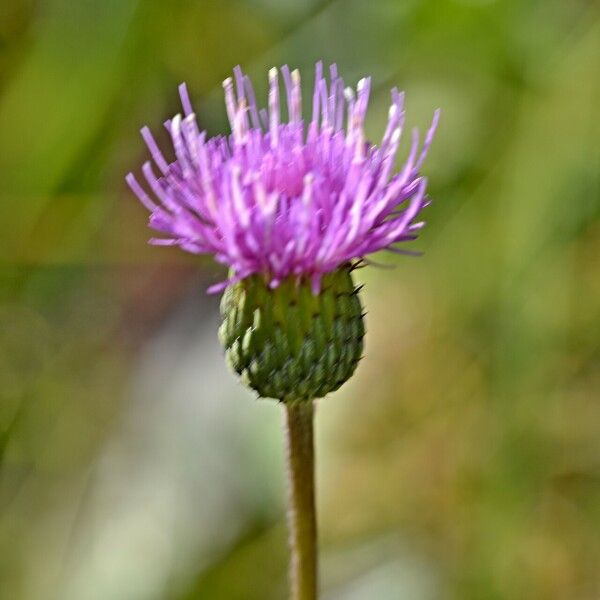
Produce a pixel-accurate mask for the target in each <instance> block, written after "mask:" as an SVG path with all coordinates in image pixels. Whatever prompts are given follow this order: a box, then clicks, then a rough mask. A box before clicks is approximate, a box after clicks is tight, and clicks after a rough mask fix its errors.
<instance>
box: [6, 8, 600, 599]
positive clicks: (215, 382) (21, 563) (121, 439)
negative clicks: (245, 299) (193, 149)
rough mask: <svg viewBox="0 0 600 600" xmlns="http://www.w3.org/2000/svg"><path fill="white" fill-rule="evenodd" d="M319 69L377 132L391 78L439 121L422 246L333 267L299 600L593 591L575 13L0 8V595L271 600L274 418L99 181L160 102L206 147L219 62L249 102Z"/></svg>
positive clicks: (594, 405) (592, 444) (591, 51)
mask: <svg viewBox="0 0 600 600" xmlns="http://www.w3.org/2000/svg"><path fill="white" fill-rule="evenodd" d="M318 59H323V60H324V61H325V62H326V63H328V62H333V61H335V62H337V63H338V65H339V68H340V71H341V73H342V74H343V76H344V77H345V78H346V81H347V82H348V83H351V84H355V83H356V81H357V80H358V79H359V78H361V77H362V76H364V75H366V74H372V75H373V77H374V84H375V90H374V95H373V98H372V105H371V111H370V114H369V117H368V123H367V125H368V133H369V135H370V136H371V138H372V139H374V140H378V139H380V136H381V133H382V130H383V126H384V123H385V120H386V117H387V107H388V102H389V89H390V88H391V87H392V86H394V85H397V86H399V87H400V88H401V89H404V90H406V92H407V110H408V124H409V125H410V126H413V125H416V126H418V127H420V128H425V127H426V126H427V125H428V123H429V121H430V119H431V115H432V113H433V110H434V109H435V108H436V107H438V106H440V107H442V109H443V113H442V122H441V126H440V129H439V130H438V134H437V136H436V139H435V143H434V145H433V147H432V151H431V153H430V156H429V158H428V161H427V163H426V166H425V168H424V171H425V173H426V174H427V175H428V176H429V179H430V192H431V195H432V197H433V198H434V203H433V204H432V205H431V207H430V208H428V209H427V215H426V218H427V220H428V227H427V228H426V230H425V231H424V234H423V236H422V238H421V239H420V240H419V241H418V242H416V243H415V244H414V247H415V249H419V250H423V251H424V252H425V255H424V256H423V257H422V258H417V259H413V258H406V257H391V258H390V257H389V256H387V255H386V256H384V257H383V258H382V260H384V261H386V262H387V263H389V264H393V265H394V266H395V268H394V269H393V270H390V269H377V268H371V269H366V270H361V271H359V273H358V276H359V278H360V279H361V280H362V281H364V282H365V283H366V286H365V289H364V293H363V300H364V302H365V304H366V307H367V309H368V311H369V314H368V316H367V329H368V336H367V338H366V341H367V352H366V358H365V360H364V361H363V362H362V363H361V365H360V368H359V370H358V372H357V375H356V376H355V377H354V378H353V380H352V381H351V382H350V383H348V384H347V385H346V386H345V387H344V388H343V389H342V390H341V391H340V392H339V393H336V394H335V395H333V396H332V397H330V398H327V399H325V400H323V401H322V402H320V404H319V409H318V420H317V437H318V459H319V463H318V504H319V510H320V526H321V529H320V534H321V544H322V556H323V565H322V567H323V568H322V583H323V597H324V598H325V599H327V600H334V599H340V600H342V599H343V600H355V599H365V598H368V599H371V598H373V599H377V600H396V599H400V600H401V599H407V600H439V599H457V600H463V599H474V600H496V599H497V600H500V599H509V600H513V599H514V600H517V599H523V600H538V599H539V600H555V599H560V600H597V599H598V598H600V404H599V399H600V259H599V256H600V221H599V219H598V216H599V213H600V150H599V148H600V144H599V142H600V126H599V123H600V119H599V118H598V113H597V111H598V107H599V106H600V5H599V4H598V3H597V2H595V1H593V0H562V1H560V0H376V1H375V0H374V1H371V2H365V1H364V0H309V1H303V2H302V1H300V0H219V1H217V0H206V1H201V0H197V1H192V0H175V1H171V2H153V1H151V0H38V1H36V0H1V2H0V143H1V149H0V224H1V229H0V231H1V233H0V599H1V600H50V599H53V600H54V599H57V600H88V599H89V600H96V599H97V600H100V599H102V600H138V599H139V600H146V599H148V600H155V599H156V600H194V599H201V598H210V599H220V598H225V599H234V600H235V599H240V600H242V599H243V600H255V599H256V600H259V599H260V600H269V599H281V598H285V597H286V571H287V548H286V532H285V506H284V499H285V480H284V476H283V471H282V466H283V459H282V448H281V432H280V422H281V414H280V410H279V407H278V406H277V405H276V404H275V403H273V402H267V401H260V402H258V401H255V400H254V399H253V397H252V395H251V394H250V393H248V392H247V391H245V390H244V389H243V388H242V387H241V386H240V385H239V384H238V383H237V382H236V380H235V379H234V377H233V376H232V375H230V374H229V372H228V371H227V369H226V367H225V365H224V364H223V361H222V357H221V350H220V348H219V346H218V343H217V339H216V330H217V326H218V322H219V317H218V298H216V297H211V296H207V295H205V289H206V287H207V286H208V285H210V284H211V283H214V282H216V281H220V280H221V279H222V278H223V275H224V274H223V272H222V270H220V268H219V267H217V266H215V265H214V264H213V263H212V261H211V260H210V259H205V258H202V257H193V256H189V255H185V254H184V253H182V252H180V251H177V250H174V249H165V248H153V247H150V246H148V245H147V244H146V240H147V238H148V237H149V236H150V232H149V230H147V228H146V213H145V210H144V209H143V208H142V207H141V206H140V205H139V204H138V203H137V202H136V201H135V200H134V198H133V196H132V194H131V193H129V191H128V190H127V189H126V186H125V184H124V175H125V174H126V173H127V172H128V171H130V170H137V169H138V168H139V165H141V163H142V161H143V160H145V158H146V150H145V147H144V145H143V143H142V141H141V139H140V136H139V133H138V132H139V129H140V127H141V126H142V125H144V124H146V123H148V124H150V125H151V127H152V129H153V131H155V132H157V133H158V134H159V136H161V137H160V140H161V142H162V144H163V147H164V148H165V149H168V145H167V144H166V137H165V136H164V135H162V134H161V129H162V127H161V123H162V122H163V121H164V120H165V119H166V118H168V117H170V116H171V115H172V114H174V113H175V112H178V111H179V110H180V108H179V104H178V98H177V85H178V84H179V83H180V82H181V81H184V80H185V81H187V83H188V86H189V89H190V92H191V95H192V98H193V100H194V103H195V106H196V108H197V112H198V115H199V120H200V123H201V126H202V127H204V128H206V129H207V130H208V131H209V133H211V134H214V133H217V132H221V131H224V130H225V128H226V120H225V111H224V107H223V102H222V90H221V82H222V80H223V79H224V78H225V77H227V76H228V75H229V74H230V72H231V69H232V68H233V67H234V66H235V65H236V64H238V63H240V64H241V65H242V66H243V67H244V69H245V70H247V71H248V72H249V73H250V74H251V75H252V76H253V78H254V81H255V84H256V87H257V91H258V94H259V97H260V98H261V101H264V91H265V87H266V85H265V84H266V72H267V69H268V68H269V67H271V66H273V65H280V64H284V63H288V64H289V65H290V66H292V67H299V68H301V69H302V70H303V73H304V80H305V82H306V83H311V82H312V71H313V65H314V62H315V61H316V60H318ZM308 87H309V86H308V85H306V86H305V92H306V88H308ZM404 148H406V145H405V146H404Z"/></svg>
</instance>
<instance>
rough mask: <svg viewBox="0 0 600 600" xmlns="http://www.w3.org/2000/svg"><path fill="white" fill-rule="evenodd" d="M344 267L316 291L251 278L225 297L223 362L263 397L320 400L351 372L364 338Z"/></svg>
mask: <svg viewBox="0 0 600 600" xmlns="http://www.w3.org/2000/svg"><path fill="white" fill-rule="evenodd" d="M350 271H351V266H350V265H344V266H342V267H340V268H339V269H338V270H337V271H334V272H333V273H330V274H328V275H326V276H325V277H323V280H322V282H321V292H320V293H319V294H318V295H316V296H315V295H313V294H312V291H311V288H310V283H309V282H307V281H300V282H299V281H298V280H297V279H295V278H292V277H290V278H288V279H287V280H285V281H283V282H282V283H281V285H279V287H277V288H276V289H271V288H270V287H269V286H268V284H267V283H266V282H265V280H264V278H262V277H260V276H258V275H255V276H252V277H248V278H247V279H243V280H242V281H240V282H238V283H235V284H233V285H230V286H229V287H228V288H227V289H226V290H225V293H224V294H223V299H222V301H221V316H222V319H223V322H222V324H221V327H220V328H219V338H220V340H221V343H222V344H223V347H224V348H225V355H226V358H227V362H228V363H229V365H230V366H231V368H232V369H233V370H234V371H235V372H236V373H237V374H238V375H239V376H240V377H241V379H242V381H243V382H244V383H245V384H246V385H248V386H249V387H251V388H252V389H253V390H255V391H256V392H258V395H259V396H261V397H264V398H276V399H277V400H281V401H283V402H295V401H301V400H312V399H313V398H322V397H323V396H325V395H326V394H328V393H329V392H333V391H335V390H337V389H338V388H339V387H340V386H341V385H342V384H343V383H345V382H346V381H347V380H348V379H349V378H350V376H351V375H352V374H353V373H354V371H355V369H356V366H357V364H358V362H359V360H360V358H361V356H362V350H363V337H364V333H365V329H364V322H363V313H362V307H361V304H360V299H359V297H358V291H359V289H360V288H355V287H354V283H353V281H352V275H351V273H350Z"/></svg>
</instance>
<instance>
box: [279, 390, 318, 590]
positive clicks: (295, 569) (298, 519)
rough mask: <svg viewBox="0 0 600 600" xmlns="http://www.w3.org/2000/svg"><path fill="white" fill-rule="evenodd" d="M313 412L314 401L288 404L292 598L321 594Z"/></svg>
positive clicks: (286, 430) (286, 428) (287, 432)
mask: <svg viewBox="0 0 600 600" xmlns="http://www.w3.org/2000/svg"><path fill="white" fill-rule="evenodd" d="M313 415H314V405H313V402H312V401H310V402H306V401H302V402H292V403H286V404H285V434H286V438H287V453H286V454H287V456H286V458H287V472H288V486H289V490H288V527H289V535H290V538H289V539H290V550H291V555H292V556H291V585H292V590H291V596H290V597H291V598H292V600H315V599H316V597H317V515H316V509H315V458H314V446H313Z"/></svg>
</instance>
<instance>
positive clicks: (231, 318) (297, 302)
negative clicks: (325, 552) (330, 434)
mask: <svg viewBox="0 0 600 600" xmlns="http://www.w3.org/2000/svg"><path fill="white" fill-rule="evenodd" d="M280 72H281V75H282V78H283V84H284V85H283V87H282V86H280V83H279V75H280ZM280 72H279V71H278V70H277V69H271V70H270V71H269V92H268V110H266V109H259V107H258V104H257V102H256V99H255V94H254V91H253V88H252V84H251V82H250V79H249V78H248V77H247V76H246V75H244V74H243V73H242V71H241V69H240V68H239V67H236V69H235V70H234V77H233V78H229V79H226V80H225V82H224V83H223V87H224V91H225V105H226V109H227V115H228V117H229V122H230V124H231V135H228V136H216V137H213V138H211V139H207V136H206V133H205V132H201V131H200V130H199V127H198V124H197V121H196V116H195V114H194V112H193V109H192V105H191V102H190V99H189V95H188V92H187V89H186V86H185V84H182V85H181V86H180V88H179V92H180V96H181V101H182V105H183V112H184V114H183V116H182V115H179V114H178V115H176V116H175V117H173V118H172V119H171V120H169V121H167V122H166V123H165V125H166V128H167V130H168V132H169V133H170V135H171V138H172V140H173V148H174V154H175V158H174V159H173V160H167V159H166V158H165V157H164V156H163V154H162V153H161V151H160V150H159V148H158V146H157V144H156V142H155V140H154V138H153V137H152V134H151V133H150V131H149V130H148V129H147V128H144V129H142V136H143V138H144V140H145V141H146V144H147V146H148V149H149V151H150V155H151V158H152V161H153V163H154V165H153V164H152V162H150V161H148V162H146V163H145V164H144V165H143V167H142V173H143V175H144V178H145V180H146V183H147V187H146V189H144V188H143V187H142V186H141V185H140V184H139V183H138V181H137V180H136V178H135V176H134V175H133V174H129V175H128V176H127V182H128V183H129V186H130V187H131V189H132V190H133V192H134V193H135V194H136V196H137V197H138V198H139V199H140V201H141V202H142V204H143V205H144V206H145V207H146V208H147V209H148V210H149V212H150V218H149V225H150V227H151V228H152V229H154V230H156V231H157V232H159V233H160V234H162V237H159V238H153V239H151V240H150V243H152V244H156V245H167V246H171V245H176V246H179V247H180V248H182V249H183V250H186V251H187V252H191V253H194V254H212V255H213V256H214V258H215V259H216V260H217V261H218V262H219V263H222V264H223V265H226V266H227V267H228V268H229V274H228V276H227V278H226V279H225V280H224V281H222V282H220V283H218V284H216V285H214V286H212V287H211V288H209V290H208V291H209V292H210V293H217V292H222V291H224V293H223V298H222V301H221V316H222V324H221V327H220V329H219V338H220V340H221V343H222V345H223V348H224V350H225V356H226V359H227V362H228V363H229V365H230V366H231V368H232V370H233V371H234V372H235V373H237V374H238V376H239V377H240V379H241V381H242V382H243V383H244V384H245V385H247V386H248V387H250V388H252V389H253V390H254V391H255V392H256V393H257V394H258V396H259V397H261V398H274V399H276V400H278V401H279V402H281V403H282V405H283V407H284V410H285V433H286V436H287V466H288V475H289V511H288V523H289V530H290V548H291V553H292V561H291V584H292V592H291V597H292V598H294V599H296V600H301V599H302V600H307V599H313V598H316V597H317V542H316V539H317V527H316V513H315V498H314V490H315V486H314V444H313V416H314V403H315V400H316V399H318V398H322V397H324V396H326V395H327V394H329V393H330V392H333V391H335V390H336V389H338V388H339V387H340V386H341V385H342V384H344V383H345V382H346V381H347V380H348V379H349V378H350V377H351V376H352V374H353V373H354V371H355V369H356V366H357V364H358V362H359V361H360V359H361V357H362V353H363V338H364V334H365V327H364V313H363V309H362V306H361V300H360V294H359V292H360V288H359V287H356V286H355V283H354V280H353V271H354V269H355V268H356V267H357V266H359V265H363V264H365V263H368V262H369V259H368V258H366V257H367V256H368V255H369V254H371V253H373V252H377V251H380V250H386V251H391V252H395V253H406V254H413V252H412V251H410V250H405V249H403V248H402V247H401V246H400V247H399V244H400V245H401V244H402V243H404V242H409V241H411V240H414V239H416V238H417V235H418V233H419V231H420V230H421V228H422V227H423V225H424V221H423V220H420V214H421V210H422V209H423V208H424V207H425V206H426V205H427V204H428V202H429V201H428V199H427V196H426V184H427V182H426V179H425V178H424V177H422V176H421V175H420V168H421V165H422V163H423V161H424V159H425V156H426V154H427V151H428V149H429V146H430V144H431V141H432V139H433V135H434V132H435V129H436V126H437V121H438V117H439V112H438V111H436V113H435V115H434V118H433V122H432V125H431V127H430V128H429V130H428V131H427V134H426V135H425V139H424V142H423V144H422V146H421V145H420V142H419V134H418V131H416V130H413V134H412V143H411V147H410V150H409V154H408V158H407V159H406V161H405V163H404V164H403V166H402V167H401V168H400V169H399V170H398V171H395V163H396V155H397V151H398V145H399V142H400V136H401V132H402V128H403V126H404V119H405V113H404V96H403V94H402V93H400V92H399V91H398V90H397V89H393V90H392V104H391V107H390V111H389V118H388V122H387V127H386V129H385V132H384V134H383V139H382V141H381V143H380V145H379V146H376V145H374V144H372V143H370V142H369V141H367V140H366V139H365V133H364V120H365V115H366V112H367V106H368V102H369V93H370V88H371V80H370V78H365V79H362V80H361V81H360V82H359V83H358V86H357V89H356V90H353V89H352V88H349V87H345V85H344V82H343V80H342V79H341V78H340V77H339V75H338V73H337V69H336V67H335V65H333V66H332V67H331V68H330V77H329V81H327V80H326V78H325V77H324V75H323V68H322V65H321V63H318V64H317V66H316V71H315V83H314V93H313V97H312V117H311V119H310V121H309V122H308V123H306V122H305V121H304V119H303V116H302V115H303V112H302V96H301V88H300V74H299V73H298V71H292V72H290V71H289V69H288V68H287V66H284V67H283V68H282V69H281V71H280ZM280 94H285V97H286V104H287V120H286V121H283V120H282V115H281V107H282V104H283V103H282V102H281V100H280ZM156 168H157V169H158V171H159V173H158V174H157V173H156V171H155V169H156ZM146 190H150V191H151V192H152V194H153V196H154V199H152V198H151V197H150V195H149V194H148V192H147V191H146Z"/></svg>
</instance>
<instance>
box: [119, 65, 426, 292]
mask: <svg viewBox="0 0 600 600" xmlns="http://www.w3.org/2000/svg"><path fill="white" fill-rule="evenodd" d="M322 71H323V69H322V65H321V63H318V64H317V67H316V73H315V89H314V94H313V99H312V118H311V120H310V122H309V123H305V122H304V120H303V118H302V106H301V102H302V100H301V90H300V74H299V72H298V71H292V72H291V73H290V71H289V69H288V68H287V66H284V67H283V68H282V69H281V73H282V75H283V81H284V84H285V86H284V88H285V94H286V97H287V112H288V117H289V118H288V121H287V122H283V121H282V119H281V112H282V111H281V102H280V86H279V82H278V71H277V69H271V70H270V71H269V100H268V104H269V110H268V111H266V110H259V108H258V106H257V103H256V100H255V95H254V91H253V89H252V84H251V83H250V79H249V78H248V77H247V76H246V75H244V74H243V73H242V71H241V69H240V68H239V67H237V68H236V69H235V88H236V89H234V81H233V79H232V78H229V79H226V80H225V82H224V83H223V87H224V89H225V103H226V107H227V114H228V117H229V122H230V124H231V130H232V134H231V135H230V136H227V137H226V136H216V137H214V138H212V139H208V140H207V139H206V133H205V132H200V131H199V129H198V125H197V122H196V116H195V115H194V113H193V110H192V106H191V103H190V99H189V96H188V92H187V89H186V86H185V84H182V85H181V86H180V88H179V92H180V95H181V100H182V104H183V109H184V114H185V116H184V117H181V115H176V116H175V117H174V118H173V119H171V120H170V121H167V122H166V127H167V130H168V131H169V133H170V135H171V137H172V139H173V147H174V150H175V155H176V160H175V161H173V162H169V161H167V159H165V157H164V156H163V154H162V153H161V151H160V150H159V149H158V146H157V144H156V142H155V141H154V138H153V137H152V134H151V133H150V131H149V130H148V128H144V129H142V135H143V137H144V140H145V141H146V143H147V145H148V148H149V150H150V154H151V156H152V159H153V160H154V163H155V165H156V167H157V168H158V169H159V171H160V175H158V176H157V175H156V172H155V170H154V168H153V166H152V164H151V163H150V162H146V163H145V164H144V166H143V167H142V171H143V174H144V177H145V179H146V181H147V183H148V186H149V188H150V189H151V190H152V192H153V193H154V195H155V196H156V198H157V199H158V201H159V202H158V203H156V202H155V201H153V200H152V199H151V198H150V197H149V195H148V194H147V193H146V192H145V191H144V189H143V188H142V187H141V186H140V185H139V183H138V182H137V181H136V179H135V177H134V175H132V174H129V175H128V176H127V181H128V183H129V185H130V187H131V188H132V190H133V191H134V192H135V194H136V195H137V196H138V198H139V199H140V200H141V202H142V203H143V204H144V206H146V208H148V210H149V211H150V227H152V228H153V229H155V230H156V231H158V232H160V233H162V234H164V235H165V237H161V238H154V239H152V240H151V243H153V244H157V245H177V246H180V247H181V248H182V249H184V250H186V251H188V252H192V253H195V254H212V255H213V256H214V257H215V259H216V260H217V261H218V262H220V263H223V264H225V265H227V266H229V267H230V277H229V279H227V280H226V281H224V282H222V283H220V284H217V285H215V286H212V287H211V288H209V291H210V292H218V291H221V290H222V289H224V288H225V287H226V286H227V285H229V284H231V283H234V282H236V281H240V280H242V279H244V278H246V277H249V276H250V275H260V276H261V277H262V278H264V279H265V281H267V282H268V284H269V285H270V287H272V288H276V287H277V286H278V285H280V283H281V282H282V281H284V280H285V279H286V278H288V277H293V278H296V279H298V280H309V281H310V283H311V288H312V291H313V293H314V294H318V292H319V290H320V284H321V279H322V277H323V276H324V275H325V274H327V273H331V272H333V271H335V270H336V269H337V268H338V267H340V266H341V265H344V264H346V263H348V262H351V261H354V260H356V259H360V258H363V257H365V256H367V255H368V254H371V253H373V252H377V251H378V250H382V249H387V250H391V251H396V252H397V251H400V252H402V250H400V249H398V248H397V246H396V245H397V244H398V243H401V242H406V241H409V240H414V239H415V238H416V237H417V233H418V231H419V230H420V229H421V227H423V225H424V222H423V221H418V220H417V217H418V215H419V213H420V211H421V209H422V208H423V207H424V206H425V205H426V204H427V200H426V196H425V188H426V179H425V178H424V177H422V176H421V175H420V174H419V168H420V167H421V165H422V163H423V160H424V159H425V156H426V154H427V150H428V148H429V145H430V143H431V140H432V138H433V134H434V131H435V128H436V125H437V121H438V113H437V112H436V113H435V116H434V119H433V124H432V126H431V128H430V129H429V131H428V132H427V135H426V136H425V142H424V144H423V147H422V149H421V152H420V153H418V150H419V136H418V132H417V131H416V130H414V131H413V136H412V146H411V149H410V153H409V156H408V159H407V160H406V162H405V164H404V166H403V167H402V168H401V169H400V171H399V172H398V173H397V174H395V175H392V171H393V169H394V164H395V160H396V153H397V150H398V144H399V141H400V135H401V132H402V128H403V125H404V96H403V94H401V93H399V92H398V90H397V89H393V90H392V105H391V108H390V112H389V119H388V124H387V128H386V130H385V133H384V135H383V139H382V142H381V144H380V146H379V147H378V146H375V145H373V144H371V143H370V142H368V141H367V140H366V139H365V134H364V120H365V114H366V112H367V105H368V102H369V93H370V89H371V79H370V78H366V79H362V80H361V81H360V82H359V83H358V86H357V90H356V92H355V91H354V90H352V89H351V88H349V87H345V86H344V81H343V80H342V79H341V78H340V77H339V76H338V73H337V69H336V67H335V66H332V67H331V71H330V73H331V79H330V83H329V85H328V83H327V81H326V80H325V78H324V77H323V72H322Z"/></svg>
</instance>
